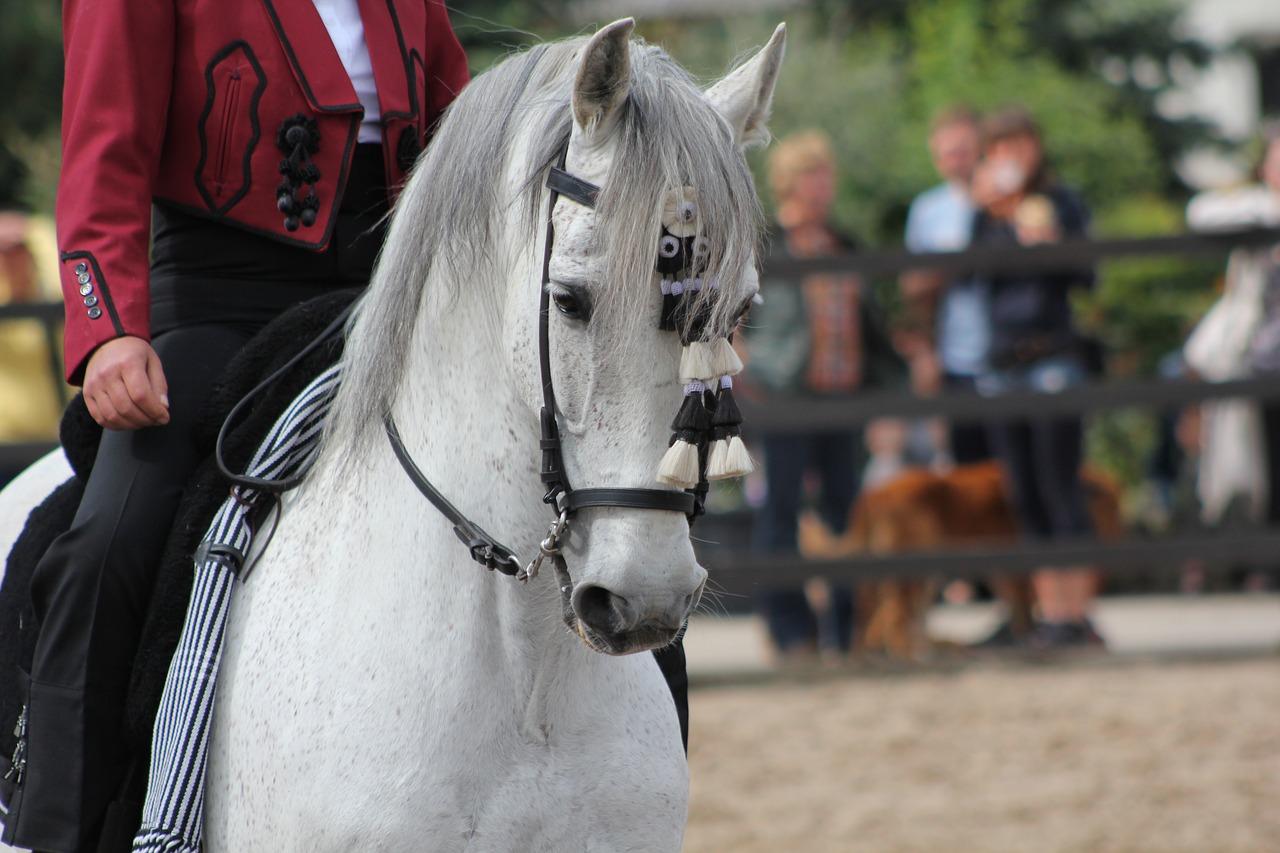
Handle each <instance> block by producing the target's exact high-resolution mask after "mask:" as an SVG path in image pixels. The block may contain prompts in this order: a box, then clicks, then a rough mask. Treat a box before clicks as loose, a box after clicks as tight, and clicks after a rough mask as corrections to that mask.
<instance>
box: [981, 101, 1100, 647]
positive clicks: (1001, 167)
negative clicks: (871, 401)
mask: <svg viewBox="0 0 1280 853" xmlns="http://www.w3.org/2000/svg"><path fill="white" fill-rule="evenodd" d="M983 131H984V133H983V136H984V140H983V149H984V150H983V155H984V156H983V161H982V163H981V164H980V165H979V167H978V169H977V171H976V172H975V175H974V183H973V193H974V200H975V201H976V202H977V204H978V205H979V207H980V210H979V211H978V214H977V216H976V217H975V218H974V225H973V241H972V242H973V245H975V246H977V245H984V246H1019V245H1023V246H1025V245H1032V244H1036V243H1044V242H1053V241H1056V240H1059V239H1061V238H1063V237H1079V236H1083V235H1084V234H1085V232H1086V231H1087V229H1088V224H1089V212H1088V209H1087V208H1086V207H1085V205H1084V202H1083V201H1082V200H1081V199H1080V197H1079V196H1078V195H1077V194H1076V193H1075V192H1073V191H1071V190H1070V189H1068V188H1067V187H1065V186H1063V185H1062V184H1060V183H1058V182H1057V180H1055V179H1054V177H1053V175H1052V173H1051V172H1050V170H1049V167H1048V164H1047V163H1046V161H1045V155H1044V148H1043V144H1042V142H1041V135H1040V129H1039V127H1038V126H1037V125H1036V123H1035V121H1034V119H1032V117H1031V115H1030V114H1029V113H1028V112H1027V111H1026V110H1024V109H1022V108H1019V107H1012V108H1007V109H1004V110H1002V111H1000V112H998V113H996V114H995V115H993V116H991V117H990V118H988V119H987V121H986V122H985V123H984V126H983ZM1092 282H1093V276H1092V274H1091V273H1089V272H1081V271H1069V272H1025V273H1018V272H1007V273H1000V274H997V275H992V276H990V277H989V280H988V288H989V299H988V316H989V318H990V328H991V345H990V351H989V356H988V358H989V363H990V370H989V371H988V372H987V373H986V374H984V375H983V376H981V377H980V379H979V382H978V387H979V390H981V391H982V392H983V393H1000V392H1004V391H1012V390H1024V391H1037V392H1041V393H1052V392H1057V391H1062V390H1064V389H1065V388H1067V387H1070V386H1072V385H1076V384H1078V383H1080V382H1083V381H1084V379H1085V378H1086V374H1087V372H1088V369H1089V366H1090V361H1091V359H1090V355H1091V353H1090V351H1089V347H1088V346H1087V344H1086V341H1085V339H1084V338H1083V337H1082V336H1080V335H1079V334H1078V333H1077V332H1076V330H1075V328H1074V325H1073V321H1072V314H1071V305H1070V301H1069V296H1070V293H1071V291H1073V290H1075V289H1076V288H1081V287H1089V286H1091V285H1092ZM989 435H990V439H991V442H992V447H993V449H994V450H995V452H996V454H997V456H998V457H999V458H1000V460H1001V461H1002V462H1003V464H1004V468H1005V475H1006V478H1007V480H1008V487H1009V493H1010V497H1011V498H1012V503H1013V506H1014V510H1015V513H1016V515H1017V517H1018V521H1019V524H1020V527H1021V528H1022V530H1023V533H1024V535H1026V536H1029V537H1033V538H1036V539H1051V538H1057V537H1071V536H1083V535H1087V534H1088V533H1090V532H1091V530H1092V524H1091V521H1090V518H1089V513H1088V509H1087V506H1086V502H1085V497H1084V490H1083V486H1082V484H1081V482H1080V465H1081V461H1082V456H1083V450H1084V447H1083V445H1084V429H1083V419H1082V418H1081V417H1079V416H1063V417H1053V418H1049V417H1045V418H1023V419H1019V420H1016V421H1012V422H1008V423H1001V424H996V425H992V426H991V427H990V430H989ZM1032 585H1033V587H1034V589H1035V593H1036V598H1037V600H1038V602H1039V608H1040V622H1039V624H1038V625H1036V627H1035V630H1034V633H1033V635H1032V640H1033V642H1034V643H1035V644H1036V645H1039V646H1042V647H1058V646H1073V645H1088V644H1100V643H1101V642H1102V639H1101V637H1099V636H1098V634H1097V632H1096V631H1095V630H1094V628H1093V626H1092V624H1091V623H1090V621H1089V618H1088V611H1089V607H1090V605H1091V603H1092V600H1093V597H1094V595H1095V592H1096V587H1097V576H1096V573H1095V572H1094V571H1092V570H1088V569H1083V568H1074V569H1067V568H1045V569H1042V570H1040V571H1038V572H1036V573H1035V574H1034V575H1033V576H1032Z"/></svg>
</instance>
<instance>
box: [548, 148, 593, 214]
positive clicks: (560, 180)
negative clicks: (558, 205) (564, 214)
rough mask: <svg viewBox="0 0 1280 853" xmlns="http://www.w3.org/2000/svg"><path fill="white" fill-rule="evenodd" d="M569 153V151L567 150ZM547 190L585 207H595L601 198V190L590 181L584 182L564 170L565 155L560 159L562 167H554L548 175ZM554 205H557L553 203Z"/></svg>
mask: <svg viewBox="0 0 1280 853" xmlns="http://www.w3.org/2000/svg"><path fill="white" fill-rule="evenodd" d="M565 152H566V153H568V149H565ZM547 189H549V190H551V192H553V193H556V194H559V195H562V196H564V197H565V198H571V199H573V200H574V201H576V202H577V203H578V204H580V205H582V206H583V207H595V206H596V199H598V198H599V197H600V188H599V187H598V186H596V185H595V184H593V183H591V182H590V181H584V180H582V178H579V177H578V176H576V175H571V174H569V173H568V172H566V171H565V170H564V155H563V154H562V155H561V157H560V165H559V166H552V167H551V172H550V173H549V174H548V175H547ZM552 204H555V202H554V201H553V202H552Z"/></svg>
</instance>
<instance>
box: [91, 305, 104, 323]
mask: <svg viewBox="0 0 1280 853" xmlns="http://www.w3.org/2000/svg"><path fill="white" fill-rule="evenodd" d="M101 316H102V309H101V308H98V307H96V306H95V307H93V308H90V309H89V319H90V320H96V319H98V318H99V317H101Z"/></svg>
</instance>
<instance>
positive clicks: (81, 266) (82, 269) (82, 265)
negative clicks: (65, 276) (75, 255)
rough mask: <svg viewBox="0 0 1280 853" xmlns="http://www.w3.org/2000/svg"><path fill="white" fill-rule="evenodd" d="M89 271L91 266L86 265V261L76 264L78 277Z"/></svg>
mask: <svg viewBox="0 0 1280 853" xmlns="http://www.w3.org/2000/svg"><path fill="white" fill-rule="evenodd" d="M88 271H89V265H88V264H86V263H85V262H84V261H81V262H80V263H78V264H76V275H84V274H85V273H87V272H88Z"/></svg>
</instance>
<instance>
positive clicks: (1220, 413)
mask: <svg viewBox="0 0 1280 853" xmlns="http://www.w3.org/2000/svg"><path fill="white" fill-rule="evenodd" d="M1264 142H1265V144H1264V146H1263V151H1262V157H1261V161H1260V163H1259V166H1258V170H1257V178H1258V181H1259V182H1258V183H1257V184H1255V185H1252V186H1249V187H1245V188H1239V189H1235V190H1230V191H1225V192H1208V193H1202V194H1201V195H1198V196H1196V197H1195V198H1194V199H1192V200H1191V203H1190V205H1188V207H1187V224H1188V225H1190V226H1191V227H1192V228H1194V229H1197V230H1206V231H1211V230H1214V229H1222V228H1246V227H1250V226H1255V227H1258V226H1260V227H1276V226H1277V225H1280V128H1274V129H1272V130H1271V132H1270V133H1268V135H1267V137H1266V139H1265V140H1264ZM1184 355H1185V357H1186V360H1187V364H1188V365H1189V366H1190V367H1191V368H1192V369H1193V370H1194V371H1195V372H1196V373H1197V374H1199V375H1200V376H1203V377H1204V378H1206V379H1209V380H1212V381H1222V380H1226V379H1238V378H1243V377H1246V376H1272V377H1276V376H1280V260H1277V248H1276V247H1273V246H1268V247H1263V248H1242V249H1236V250H1235V251H1234V252H1232V254H1231V259H1230V261H1229V263H1228V265H1227V280H1226V290H1225V292H1224V293H1223V295H1222V298H1221V299H1220V300H1218V302H1217V303H1216V304H1215V305H1214V306H1213V308H1212V309H1210V311H1209V313H1208V314H1206V315H1205V317H1204V319H1203V320H1201V322H1200V324H1199V325H1198V326H1197V327H1196V329H1195V331H1194V332H1192V334H1191V337H1190V339H1189V340H1188V341H1187V345H1186V347H1185V349H1184ZM1201 408H1202V412H1203V424H1202V432H1201V435H1202V439H1201V440H1202V455H1201V463H1200V472H1199V477H1198V482H1197V491H1198V493H1199V497H1200V503H1201V508H1202V513H1203V518H1204V520H1205V521H1206V522H1208V523H1211V524H1213V523H1217V522H1219V521H1221V520H1222V518H1223V516H1224V515H1226V513H1227V508H1228V507H1229V506H1232V505H1239V503H1240V500H1239V498H1240V497H1241V496H1243V497H1244V498H1245V501H1244V503H1245V505H1246V507H1247V508H1248V509H1249V510H1250V514H1251V515H1252V516H1253V517H1254V518H1265V520H1266V521H1267V522H1269V523H1271V524H1273V525H1274V524H1276V523H1277V522H1280V402H1277V401H1276V400H1264V401H1261V403H1260V404H1259V403H1255V402H1254V401H1251V400H1221V401H1213V402H1210V403H1206V404H1204V405H1203V406H1202V407H1201ZM1259 456H1262V457H1263V458H1264V459H1265V461H1266V467H1265V469H1262V468H1260V467H1259V466H1258V465H1257V459H1258V457H1259ZM1265 583H1266V580H1265V576H1263V575H1254V576H1252V577H1251V578H1250V579H1249V581H1248V585H1249V586H1252V587H1259V586H1265Z"/></svg>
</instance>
